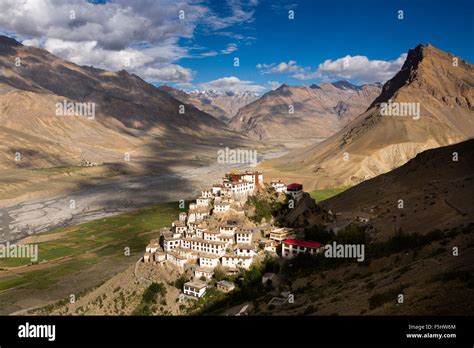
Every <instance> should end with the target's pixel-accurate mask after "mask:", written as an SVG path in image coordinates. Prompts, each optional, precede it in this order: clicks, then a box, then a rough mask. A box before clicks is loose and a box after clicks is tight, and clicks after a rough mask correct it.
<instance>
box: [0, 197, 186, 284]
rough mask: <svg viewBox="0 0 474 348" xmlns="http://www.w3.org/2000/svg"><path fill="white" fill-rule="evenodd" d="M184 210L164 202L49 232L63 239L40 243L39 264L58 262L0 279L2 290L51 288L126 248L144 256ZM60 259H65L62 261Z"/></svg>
mask: <svg viewBox="0 0 474 348" xmlns="http://www.w3.org/2000/svg"><path fill="white" fill-rule="evenodd" d="M180 211H181V210H180V209H179V205H178V203H176V202H172V203H162V204H158V205H155V206H151V207H147V208H143V209H139V210H137V211H134V212H131V213H124V214H120V215H116V216H113V217H108V218H103V219H98V220H94V221H90V222H86V223H83V224H80V225H77V226H70V227H65V228H58V229H55V230H52V231H49V232H47V233H45V234H60V236H59V238H57V239H54V240H51V241H46V242H42V243H39V245H38V249H39V255H38V261H39V262H50V261H52V260H57V261H55V263H54V264H53V263H51V264H49V265H47V266H45V268H44V269H41V270H32V271H30V272H22V273H21V274H18V275H17V276H15V277H14V278H11V277H10V278H6V279H0V290H6V289H9V288H14V287H17V286H20V285H21V286H23V287H25V286H27V287H28V288H29V287H31V288H34V289H45V288H48V287H49V286H52V285H54V284H56V283H57V282H58V281H59V280H60V279H61V278H62V277H64V276H66V275H71V274H76V273H78V272H81V271H85V270H87V269H88V268H90V267H92V266H93V265H94V264H97V263H98V262H103V261H104V260H105V259H110V258H119V257H123V256H124V248H125V247H129V248H130V252H131V256H138V255H140V254H142V253H143V251H144V248H145V246H146V245H147V244H148V242H149V241H150V239H152V238H156V237H158V234H159V232H158V230H159V229H160V228H161V227H165V226H169V225H170V224H171V222H172V221H173V220H175V219H176V216H177V214H178V213H179V212H180ZM60 258H63V260H59V259H60ZM134 259H135V257H134V258H133V260H134ZM131 260H132V259H131ZM30 263H31V261H30V260H29V259H18V258H11V259H0V267H18V266H25V265H28V264H30Z"/></svg>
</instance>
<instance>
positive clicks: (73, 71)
mask: <svg viewBox="0 0 474 348" xmlns="http://www.w3.org/2000/svg"><path fill="white" fill-rule="evenodd" d="M58 103H59V104H63V105H64V104H65V105H68V107H69V106H70V105H72V106H73V108H76V107H77V106H89V107H91V108H92V106H93V107H94V108H95V109H94V111H95V114H94V115H93V117H91V114H87V113H84V112H83V114H78V113H77V112H74V115H69V116H68V115H66V116H64V115H61V113H60V112H59V114H58ZM82 103H88V104H82ZM180 105H181V103H180V102H179V101H178V100H176V99H175V98H173V97H171V96H170V95H169V94H167V93H165V92H163V91H161V90H159V89H158V88H156V87H154V86H152V85H150V84H148V83H146V82H145V81H143V80H142V79H140V78H139V77H138V76H136V75H132V74H129V73H128V72H126V71H119V72H110V71H105V70H101V69H95V68H92V67H85V66H78V65H76V64H73V63H70V62H67V61H64V60H62V59H60V58H58V57H56V56H54V55H52V54H50V53H49V52H47V51H46V50H43V49H39V48H35V47H28V46H23V45H21V44H20V43H18V42H17V41H15V40H13V39H11V38H8V37H5V36H0V139H1V140H2V141H1V142H0V167H3V168H8V167H13V168H18V167H22V168H24V167H44V166H58V165H68V164H77V163H78V162H79V160H80V158H81V154H82V155H84V154H85V157H86V158H87V160H90V161H92V162H97V163H102V162H113V161H116V160H119V161H123V158H124V154H125V153H129V154H130V156H131V157H132V158H134V157H135V158H137V157H138V156H142V157H143V158H146V161H147V162H152V161H154V160H157V159H160V160H162V159H163V158H162V157H160V156H156V153H157V152H159V151H162V150H166V149H168V150H169V149H171V147H170V145H169V144H170V143H171V142H172V143H173V144H174V145H173V146H175V147H179V146H180V145H179V144H181V143H183V144H184V145H186V144H188V145H190V144H202V143H205V142H207V141H210V142H213V143H219V141H222V139H223V138H224V137H225V138H227V139H229V141H240V140H242V136H240V135H238V134H237V133H235V132H233V131H231V130H229V129H228V128H227V126H226V125H225V124H224V123H222V122H220V121H218V120H216V119H215V118H214V117H212V116H210V115H208V114H206V113H204V112H202V111H200V110H198V109H196V108H195V107H193V106H191V105H188V106H186V108H185V110H184V113H180V109H179V107H180ZM75 110H76V109H75ZM84 110H88V111H91V110H92V109H83V110H82V111H84ZM76 111H77V110H76ZM15 153H19V154H20V155H21V160H20V161H15ZM182 153H184V152H182ZM179 155H180V152H178V153H177V154H175V157H176V156H179Z"/></svg>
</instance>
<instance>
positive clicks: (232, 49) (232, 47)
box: [221, 43, 239, 54]
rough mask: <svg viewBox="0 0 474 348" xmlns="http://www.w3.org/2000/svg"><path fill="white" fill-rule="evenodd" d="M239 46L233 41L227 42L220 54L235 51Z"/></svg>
mask: <svg viewBox="0 0 474 348" xmlns="http://www.w3.org/2000/svg"><path fill="white" fill-rule="evenodd" d="M238 49H239V48H238V47H237V45H236V44H234V43H231V44H228V45H227V47H226V48H224V49H223V50H221V53H222V54H230V53H232V52H235V51H237V50H238Z"/></svg>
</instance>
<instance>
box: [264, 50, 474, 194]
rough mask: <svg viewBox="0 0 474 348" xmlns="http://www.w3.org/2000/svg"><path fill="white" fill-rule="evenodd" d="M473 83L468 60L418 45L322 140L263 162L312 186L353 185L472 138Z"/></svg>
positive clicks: (471, 70) (473, 124)
mask: <svg viewBox="0 0 474 348" xmlns="http://www.w3.org/2000/svg"><path fill="white" fill-rule="evenodd" d="M473 87H474V70H473V66H472V65H471V64H469V63H468V62H466V61H464V60H462V59H460V58H458V57H455V56H453V55H452V54H450V53H446V52H443V51H441V50H439V49H437V48H435V47H433V46H431V45H427V46H424V45H419V46H417V47H416V48H415V49H411V50H409V52H408V56H407V59H406V61H405V63H404V65H403V67H402V69H401V70H400V71H399V72H398V73H397V74H396V75H395V76H394V77H393V78H392V79H391V80H389V81H388V82H387V83H385V85H384V86H383V89H382V92H381V94H380V96H379V97H377V99H376V100H375V101H374V102H373V103H372V105H371V106H370V107H369V109H368V110H367V111H366V112H364V113H363V114H361V115H360V116H358V117H357V118H356V119H354V120H353V121H352V122H351V123H349V124H348V125H347V126H346V127H344V128H343V129H342V130H341V131H339V132H338V133H336V134H334V135H333V136H332V137H330V138H329V139H327V140H326V141H324V142H322V143H320V144H317V145H314V146H311V147H309V148H306V149H300V150H296V151H294V152H292V153H290V154H288V155H287V156H285V157H283V158H281V159H278V160H276V161H274V162H272V163H267V164H265V165H264V167H265V166H266V167H271V168H273V169H282V170H283V169H284V170H289V169H288V168H291V170H293V171H294V172H297V173H299V174H301V175H303V176H306V177H308V176H311V177H312V178H313V179H314V180H313V186H314V187H316V188H327V187H337V186H349V185H354V184H357V183H359V182H361V181H364V180H366V179H369V178H372V177H375V176H377V175H379V174H382V173H385V172H388V171H390V170H392V169H395V168H397V167H399V166H401V165H402V164H404V163H406V162H407V161H408V160H409V159H411V158H413V157H415V156H416V154H418V153H419V152H422V151H424V150H427V149H430V148H435V147H440V146H444V145H449V144H453V143H458V142H461V141H463V140H466V139H468V138H470V137H472V136H473V135H474V118H473V116H474V106H473V100H474V88H473ZM417 108H419V113H418V112H417ZM285 168H286V169H285Z"/></svg>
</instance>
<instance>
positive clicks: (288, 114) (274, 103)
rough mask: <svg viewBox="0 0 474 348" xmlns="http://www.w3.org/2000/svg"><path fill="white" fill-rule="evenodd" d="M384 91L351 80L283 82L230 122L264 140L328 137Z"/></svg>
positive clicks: (379, 86)
mask: <svg viewBox="0 0 474 348" xmlns="http://www.w3.org/2000/svg"><path fill="white" fill-rule="evenodd" d="M380 91H381V85H380V84H367V85H363V86H355V85H353V84H351V83H349V82H347V81H338V82H335V83H324V84H322V85H321V86H318V85H311V86H310V87H303V86H288V85H281V86H280V87H279V88H278V89H276V90H274V91H271V92H268V93H266V94H265V95H263V96H262V97H261V98H260V99H258V100H256V101H254V102H253V103H250V104H248V105H247V106H244V107H242V108H241V109H240V110H239V112H238V113H237V114H236V115H235V116H234V117H233V118H232V119H231V120H230V123H229V125H230V126H231V127H232V128H233V129H235V130H237V131H240V132H244V133H245V134H247V135H249V136H251V137H253V138H256V139H260V140H283V141H284V140H290V139H301V138H312V137H328V136H331V135H332V134H334V133H336V132H337V131H338V130H340V129H341V128H342V127H343V126H344V125H345V124H347V123H348V122H349V121H351V120H352V119H354V118H355V117H356V116H358V115H359V114H360V113H362V112H364V111H365V110H366V109H367V107H368V106H369V105H370V104H371V103H372V102H373V100H374V99H375V98H376V97H377V96H378V95H379V94H380Z"/></svg>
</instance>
